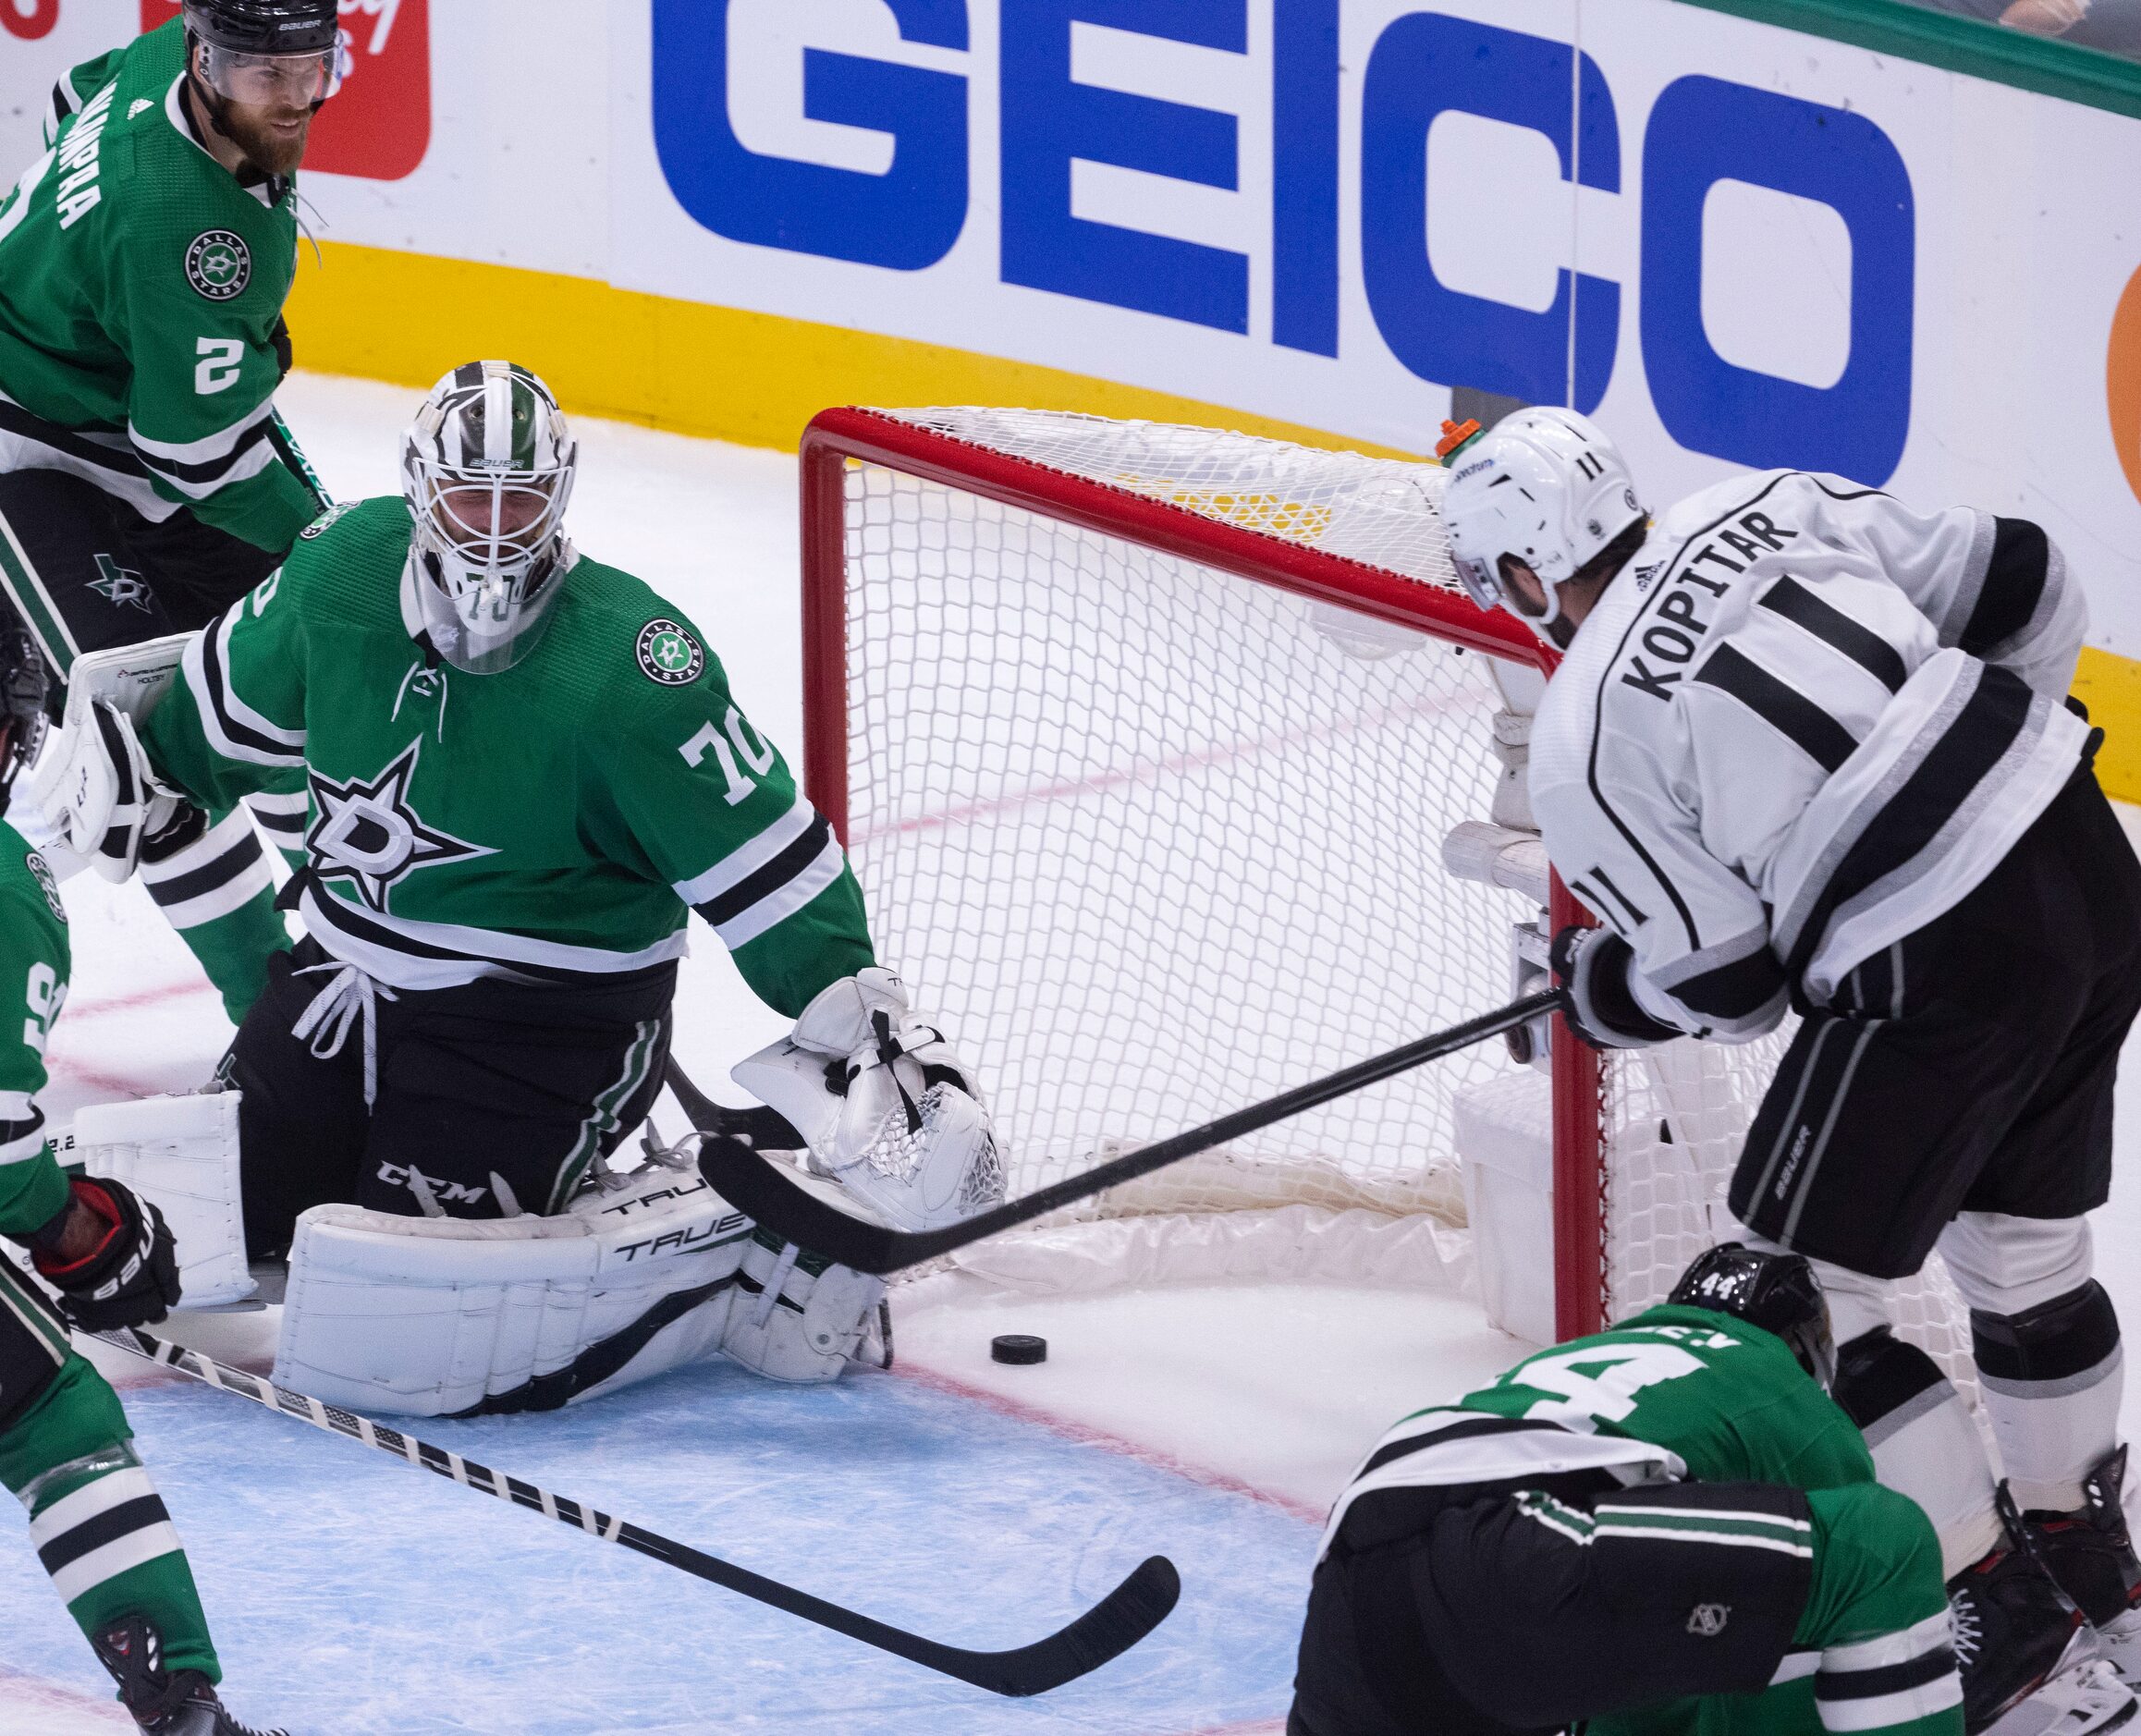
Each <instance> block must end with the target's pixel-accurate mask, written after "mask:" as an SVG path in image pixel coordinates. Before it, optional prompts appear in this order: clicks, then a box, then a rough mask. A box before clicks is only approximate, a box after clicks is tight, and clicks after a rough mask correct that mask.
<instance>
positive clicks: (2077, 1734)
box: [1978, 1657, 2141, 1736]
mask: <svg viewBox="0 0 2141 1736" xmlns="http://www.w3.org/2000/svg"><path fill="white" fill-rule="evenodd" d="M2136 1711H2141V1702H2136V1701H2135V1698H2134V1691H2133V1689H2131V1688H2129V1687H2127V1686H2126V1684H2125V1683H2124V1682H2123V1681H2120V1680H2119V1676H2118V1672H2117V1671H2116V1670H2114V1669H2112V1668H2111V1666H2110V1664H2108V1663H2106V1662H2105V1661H2104V1660H2103V1659H2102V1658H2100V1657H2092V1658H2090V1659H2088V1660H2087V1661H2086V1662H2085V1663H2083V1664H2081V1665H2079V1666H2078V1667H2076V1668H2074V1669H2062V1670H2061V1672H2060V1673H2059V1674H2058V1675H2056V1676H2054V1677H2052V1679H2051V1680H2050V1681H2048V1682H2046V1683H2045V1684H2044V1686H2043V1687H2041V1688H2039V1689H2038V1690H2037V1692H2036V1693H2033V1694H2031V1695H2030V1696H2029V1698H2027V1699H2026V1700H2025V1701H2023V1702H2022V1703H2021V1704H2020V1705H2013V1706H2010V1707H2009V1708H2008V1710H2007V1711H2006V1712H2005V1713H2004V1714H2002V1715H2001V1716H2000V1718H1995V1719H1994V1720H1993V1721H1992V1722H1991V1723H1990V1724H1988V1725H1987V1726H1986V1727H1985V1729H1984V1730H1980V1731H1979V1732H1978V1736H2098V1732H2099V1731H2103V1732H2109V1731H2110V1730H2118V1729H2120V1728H2121V1727H2122V1726H2123V1725H2125V1724H2127V1723H2130V1722H2131V1721H2132V1719H2133V1718H2134V1715H2135V1712H2136Z"/></svg>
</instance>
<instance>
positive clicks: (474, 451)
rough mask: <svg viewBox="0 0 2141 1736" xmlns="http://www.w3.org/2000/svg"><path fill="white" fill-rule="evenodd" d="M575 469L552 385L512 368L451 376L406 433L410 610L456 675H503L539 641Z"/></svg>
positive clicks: (500, 365)
mask: <svg viewBox="0 0 2141 1736" xmlns="http://www.w3.org/2000/svg"><path fill="white" fill-rule="evenodd" d="M579 462H580V446H579V443H578V442H577V441H575V440H574V439H573V437H572V431H571V429H570V428H569V427H568V426H567V425H566V421H565V416H564V412H563V411H561V410H559V409H558V408H557V398H555V397H552V396H551V392H550V388H549V387H548V386H546V385H544V384H543V382H542V381H541V380H540V379H538V378H537V377H536V376H535V375H534V374H533V373H531V372H530V371H529V370H528V369H526V368H522V367H517V366H515V365H514V364H513V363H512V362H509V361H471V362H469V363H467V364H465V365H464V366H462V367H459V368H456V369H455V370H454V371H453V372H452V373H449V374H447V376H446V378H445V379H443V380H441V381H440V382H439V383H438V384H437V385H434V387H432V389H431V396H430V397H426V398H425V399H424V400H423V404H422V408H421V409H420V410H418V411H417V412H416V420H415V421H414V422H411V423H410V426H409V429H408V432H407V433H405V434H403V435H402V439H401V486H402V493H403V494H404V495H405V496H406V497H407V498H408V501H409V509H410V513H411V514H412V515H413V517H414V519H415V525H414V528H413V532H412V535H411V538H410V544H411V546H410V561H411V564H412V570H411V575H410V576H411V581H412V585H411V588H412V589H413V591H414V593H415V601H416V607H417V612H418V614H419V615H420V616H421V617H422V621H423V629H424V634H425V637H426V638H428V639H429V640H430V642H431V643H432V645H433V647H434V649H435V650H436V651H437V652H438V654H439V655H440V656H442V657H444V658H445V659H446V660H447V662H448V663H450V664H452V665H453V666H455V667H456V668H457V669H467V670H469V671H470V672H471V673H472V674H477V675H487V674H490V673H492V672H494V671H495V670H499V669H507V668H510V667H511V666H513V665H514V664H516V663H518V662H520V659H521V658H522V657H524V656H526V655H527V654H528V653H529V652H531V651H532V650H533V649H534V647H535V643H536V641H537V640H539V639H540V638H541V637H542V634H543V630H544V627H545V626H547V625H548V624H549V618H550V611H551V609H552V607H553V606H554V605H556V603H557V595H558V592H559V591H560V589H561V588H562V583H561V581H563V579H564V577H565V574H566V573H567V572H568V571H569V570H570V568H571V567H572V563H573V558H574V556H573V552H572V544H569V542H567V541H566V540H565V532H564V530H563V523H564V519H565V507H566V504H567V503H568V502H569V500H570V499H571V498H572V481H573V475H574V472H575V471H577V469H578V468H579Z"/></svg>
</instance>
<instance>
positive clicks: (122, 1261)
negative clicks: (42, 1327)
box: [30, 1176, 178, 1332]
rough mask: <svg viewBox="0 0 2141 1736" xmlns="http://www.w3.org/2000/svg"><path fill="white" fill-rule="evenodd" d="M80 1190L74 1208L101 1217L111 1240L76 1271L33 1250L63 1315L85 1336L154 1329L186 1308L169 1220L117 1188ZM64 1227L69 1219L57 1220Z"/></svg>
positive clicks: (95, 1185) (95, 1184)
mask: <svg viewBox="0 0 2141 1736" xmlns="http://www.w3.org/2000/svg"><path fill="white" fill-rule="evenodd" d="M73 1188H74V1197H73V1200H72V1201H71V1202H70V1204H73V1205H82V1206H86V1207H88V1209H89V1210H90V1211H91V1212H92V1213H94V1214H95V1216H96V1217H97V1218H98V1220H99V1221H100V1222H101V1223H102V1224H103V1225H104V1236H103V1238H102V1239H101V1240H100V1241H98V1243H97V1245H96V1246H95V1247H94V1248H92V1250H91V1251H90V1252H89V1253H85V1254H84V1255H82V1257H81V1258H80V1259H79V1260H76V1261H73V1262H71V1263H66V1262H62V1261H61V1260H60V1259H59V1257H58V1255H57V1253H55V1251H54V1250H53V1249H51V1248H49V1247H41V1246H38V1245H36V1244H34V1243H33V1244H32V1245H31V1256H30V1257H31V1263H32V1264H33V1265H36V1267H37V1272H38V1276H39V1277H40V1278H43V1279H44V1281H45V1282H46V1283H48V1284H50V1285H52V1286H53V1288H54V1289H55V1290H58V1291H59V1312H60V1313H61V1314H65V1315H66V1316H67V1320H68V1321H69V1323H71V1324H72V1325H74V1326H80V1327H81V1329H82V1330H83V1331H85V1332H110V1331H112V1330H114V1329H115V1328H116V1327H119V1326H153V1325H154V1324H155V1323H156V1322H157V1321H159V1320H161V1319H163V1317H164V1316H165V1314H167V1313H168V1312H170V1310H172V1309H173V1308H176V1307H177V1305H178V1255H177V1247H176V1244H175V1243H174V1242H173V1241H172V1239H171V1232H170V1230H169V1229H166V1228H165V1224H164V1214H163V1213H161V1212H159V1211H158V1210H157V1209H156V1208H155V1206H154V1205H153V1204H150V1203H149V1202H148V1201H147V1200H144V1199H141V1198H140V1197H138V1196H137V1195H136V1194H135V1192H134V1191H133V1190H132V1189H131V1188H128V1187H127V1186H125V1185H124V1184H122V1183H120V1182H117V1181H101V1180H99V1181H92V1180H90V1179H89V1178H88V1177H86V1176H77V1177H75V1178H74V1180H73ZM64 1221H65V1215H64V1214H62V1216H61V1217H60V1218H59V1219H56V1220H55V1222H64ZM42 1240H43V1238H42V1237H41V1238H40V1241H42Z"/></svg>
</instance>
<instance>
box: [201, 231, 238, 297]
mask: <svg viewBox="0 0 2141 1736" xmlns="http://www.w3.org/2000/svg"><path fill="white" fill-rule="evenodd" d="M186 281H187V282H188V283H190V284H191V285H192V286H193V290H194V293H195V294H196V295H200V296H205V297H206V298H207V299H208V300H211V301H228V300H232V299H233V298H234V297H237V296H241V295H243V294H244V293H245V287H246V285H247V284H249V283H251V281H252V250H251V248H249V247H247V246H246V244H245V238H244V237H243V236H242V235H238V234H235V233H233V232H232V231H231V230H229V229H203V230H202V232H201V233H200V234H199V235H197V236H195V237H194V238H193V244H192V245H191V246H190V247H189V248H188V249H187V250H186Z"/></svg>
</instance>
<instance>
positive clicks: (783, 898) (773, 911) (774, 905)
mask: <svg viewBox="0 0 2141 1736" xmlns="http://www.w3.org/2000/svg"><path fill="white" fill-rule="evenodd" d="M847 862H848V857H847V852H846V851H845V850H841V848H840V841H839V839H838V838H836V837H828V838H827V839H826V847H825V849H823V850H820V851H819V852H818V853H817V856H816V857H815V858H814V860H813V861H812V862H811V864H810V866H809V867H807V868H805V869H804V870H803V871H802V873H801V874H798V875H796V877H795V878H794V879H792V880H790V881H789V882H788V883H787V884H786V885H785V886H781V887H780V888H779V889H778V890H777V891H775V892H772V893H770V894H768V895H767V896H766V897H765V898H763V899H759V901H758V902H757V903H756V904H753V905H752V907H751V908H750V909H749V910H747V911H743V912H742V913H741V914H740V915H737V916H732V917H730V918H729V919H728V921H727V922H725V923H722V924H720V926H719V927H717V928H716V930H715V931H714V932H715V933H716V934H717V935H720V936H721V944H722V945H723V946H725V947H728V948H729V949H730V950H731V951H733V950H734V949H735V948H736V947H741V946H746V945H748V944H749V943H750V942H752V941H753V940H756V939H757V938H758V937H759V935H763V934H765V931H766V930H767V929H769V928H771V927H773V926H774V924H775V923H779V922H782V921H785V920H786V919H787V918H789V917H790V916H793V915H794V914H795V913H796V912H797V911H800V910H801V909H802V907H803V906H804V905H806V904H808V903H809V902H810V901H811V900H812V899H814V898H816V897H817V896H818V894H819V893H821V892H823V891H824V890H825V889H826V887H827V886H831V885H832V884H833V882H834V881H836V880H838V878H839V877H840V871H841V869H843V868H844V867H846V866H847Z"/></svg>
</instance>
